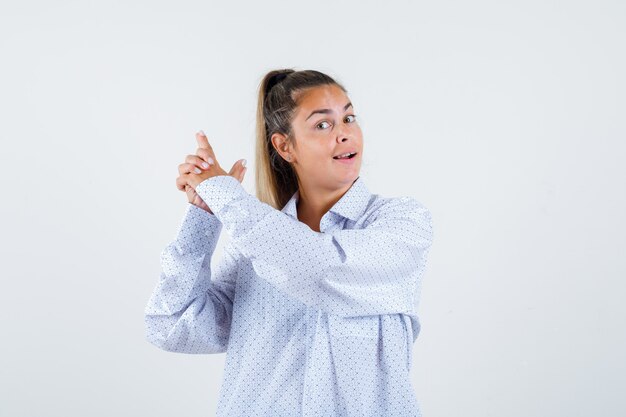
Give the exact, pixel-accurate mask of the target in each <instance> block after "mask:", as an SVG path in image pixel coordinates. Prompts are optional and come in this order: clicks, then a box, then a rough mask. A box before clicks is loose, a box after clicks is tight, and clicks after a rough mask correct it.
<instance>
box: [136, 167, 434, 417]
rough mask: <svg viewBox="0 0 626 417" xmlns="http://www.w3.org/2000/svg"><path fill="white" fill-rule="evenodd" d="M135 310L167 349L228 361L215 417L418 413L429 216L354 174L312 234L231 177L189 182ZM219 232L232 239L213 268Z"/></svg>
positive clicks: (289, 209)
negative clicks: (416, 372) (413, 374)
mask: <svg viewBox="0 0 626 417" xmlns="http://www.w3.org/2000/svg"><path fill="white" fill-rule="evenodd" d="M196 192H197V193H198V195H199V196H200V197H201V198H202V199H203V200H204V202H205V203H206V204H207V205H208V206H209V207H210V208H211V210H212V211H213V213H214V214H211V213H209V212H207V211H205V210H203V209H201V208H198V207H196V206H194V205H193V204H191V203H189V204H188V206H187V209H186V213H185V217H184V219H183V221H182V224H181V226H180V228H179V231H178V234H177V237H176V239H175V240H174V241H173V242H171V243H170V244H168V245H167V246H166V247H165V249H164V250H163V251H162V253H161V265H162V273H161V275H160V278H159V281H158V283H157V285H156V288H155V289H154V291H153V293H152V295H151V297H150V299H149V301H148V304H147V306H146V309H145V323H146V337H147V340H148V341H149V342H150V343H152V344H154V345H155V346H157V347H159V348H161V349H163V350H166V351H170V352H181V353H193V354H201V353H204V354H208V353H219V352H227V353H226V365H225V366H226V368H225V371H224V378H223V380H222V386H221V391H220V397H219V405H218V413H217V415H218V417H219V416H224V417H226V416H229V417H230V416H258V417H261V416H272V417H277V416H290V417H293V416H359V417H363V416H372V417H373V416H377V417H381V416H421V412H420V407H419V402H418V401H417V398H416V396H415V393H414V390H413V388H412V384H411V380H410V375H409V371H410V369H411V359H412V349H411V348H412V344H413V343H414V342H415V340H416V338H417V335H418V333H419V331H420V322H419V319H418V316H417V313H416V309H417V306H418V302H419V294H420V288H421V282H422V276H423V273H424V270H425V267H426V263H427V255H428V252H429V250H430V247H431V245H432V238H433V232H432V220H431V214H430V212H429V210H428V209H427V208H426V207H425V206H424V205H423V204H421V203H420V202H418V201H417V200H416V199H414V198H412V197H394V198H387V197H382V196H380V195H378V194H372V193H370V192H369V190H368V189H367V187H366V186H365V183H364V181H363V179H362V178H361V177H359V178H357V180H356V181H355V182H354V183H353V184H352V186H351V187H350V189H349V190H348V191H347V192H346V193H345V194H344V195H343V196H342V197H341V198H340V199H339V200H338V201H337V202H336V203H335V205H333V207H331V208H330V210H329V211H328V212H327V213H325V214H324V216H323V217H322V219H321V222H320V231H321V232H316V231H313V230H312V229H311V228H310V227H309V226H308V225H306V224H305V223H303V222H300V221H299V220H298V217H297V211H296V202H297V200H298V196H299V192H297V191H296V193H294V195H293V196H292V197H291V199H290V200H289V201H288V202H287V204H286V205H285V206H284V207H283V209H282V210H277V209H275V208H273V207H272V206H270V205H268V204H265V203H263V202H261V201H259V200H258V199H257V198H256V197H255V196H253V195H251V194H249V193H248V192H246V191H245V189H244V188H243V186H242V185H241V183H240V182H239V181H238V180H237V179H236V178H234V177H231V176H229V175H220V176H215V177H211V178H209V179H207V180H205V181H203V182H202V183H200V184H199V185H198V186H197V187H196ZM222 227H223V228H224V229H225V230H226V232H227V233H228V234H229V235H230V238H231V239H230V242H229V243H228V244H227V245H226V246H225V247H224V254H223V256H222V257H221V258H220V260H219V262H216V264H214V265H212V264H211V256H212V254H213V251H214V249H215V246H216V244H217V241H218V238H219V235H220V232H221V229H222Z"/></svg>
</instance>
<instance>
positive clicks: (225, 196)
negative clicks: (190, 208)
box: [196, 175, 249, 217]
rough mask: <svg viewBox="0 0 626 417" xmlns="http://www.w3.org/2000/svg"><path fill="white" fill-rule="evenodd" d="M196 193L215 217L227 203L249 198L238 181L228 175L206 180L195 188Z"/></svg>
mask: <svg viewBox="0 0 626 417" xmlns="http://www.w3.org/2000/svg"><path fill="white" fill-rule="evenodd" d="M196 193H197V194H198V195H199V196H200V198H202V200H203V201H204V202H205V203H206V204H207V206H209V208H210V209H211V211H212V212H213V213H214V214H215V215H216V216H217V217H219V213H220V211H222V209H223V208H224V207H225V206H226V205H228V203H230V202H232V201H233V200H237V199H239V198H243V197H247V196H249V194H248V192H247V191H246V190H245V188H243V186H242V185H241V183H240V182H239V180H238V179H237V178H235V177H233V176H230V175H217V176H215V177H210V178H207V179H206V180H204V181H202V182H201V183H200V184H198V185H197V186H196Z"/></svg>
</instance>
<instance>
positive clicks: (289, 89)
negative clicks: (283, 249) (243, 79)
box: [255, 68, 347, 210]
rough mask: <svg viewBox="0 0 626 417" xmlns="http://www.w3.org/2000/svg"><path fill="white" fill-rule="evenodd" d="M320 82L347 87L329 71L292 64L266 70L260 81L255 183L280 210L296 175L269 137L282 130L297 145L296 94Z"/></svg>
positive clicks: (261, 195)
mask: <svg viewBox="0 0 626 417" xmlns="http://www.w3.org/2000/svg"><path fill="white" fill-rule="evenodd" d="M320 85H336V86H338V87H339V88H341V89H342V90H343V91H344V92H347V91H346V89H345V88H344V87H343V86H342V85H341V84H339V83H338V82H337V81H335V80H334V79H333V78H332V77H330V76H329V75H326V74H324V73H322V72H319V71H315V70H302V71H296V70H294V69H292V68H285V69H278V70H272V71H269V72H268V73H267V74H265V76H264V77H263V79H262V80H261V83H260V85H259V91H258V102H257V113H256V154H255V186H256V196H257V198H258V199H259V200H260V201H262V202H264V203H267V204H269V205H271V206H272V207H274V208H276V209H278V210H281V209H282V208H283V207H284V205H285V204H286V203H287V201H289V199H290V198H291V196H292V195H293V194H294V193H295V192H296V191H297V190H298V177H297V174H296V171H295V169H294V168H293V166H292V165H291V163H290V162H288V161H285V160H284V159H283V157H282V156H280V154H279V153H278V152H277V151H276V149H275V148H274V145H273V144H272V140H271V137H272V135H273V134H274V133H281V134H284V135H285V136H286V137H287V141H292V142H293V146H294V147H295V146H296V138H295V137H293V129H292V126H291V122H292V120H293V116H294V114H295V112H296V109H297V107H298V98H299V97H300V95H301V93H302V92H304V91H305V90H307V89H309V88H312V87H317V86H320Z"/></svg>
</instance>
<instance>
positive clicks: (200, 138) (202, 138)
mask: <svg viewBox="0 0 626 417" xmlns="http://www.w3.org/2000/svg"><path fill="white" fill-rule="evenodd" d="M196 141H197V142H198V148H206V149H210V148H211V144H210V143H209V139H208V138H207V137H206V135H205V134H204V132H203V131H202V130H201V131H199V132H198V133H196Z"/></svg>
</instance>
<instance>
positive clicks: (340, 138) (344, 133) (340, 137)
mask: <svg viewBox="0 0 626 417" xmlns="http://www.w3.org/2000/svg"><path fill="white" fill-rule="evenodd" d="M348 131H349V129H348V127H347V126H344V125H341V127H340V128H339V131H338V132H337V142H338V143H342V142H345V141H347V140H348V137H349V135H348Z"/></svg>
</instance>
